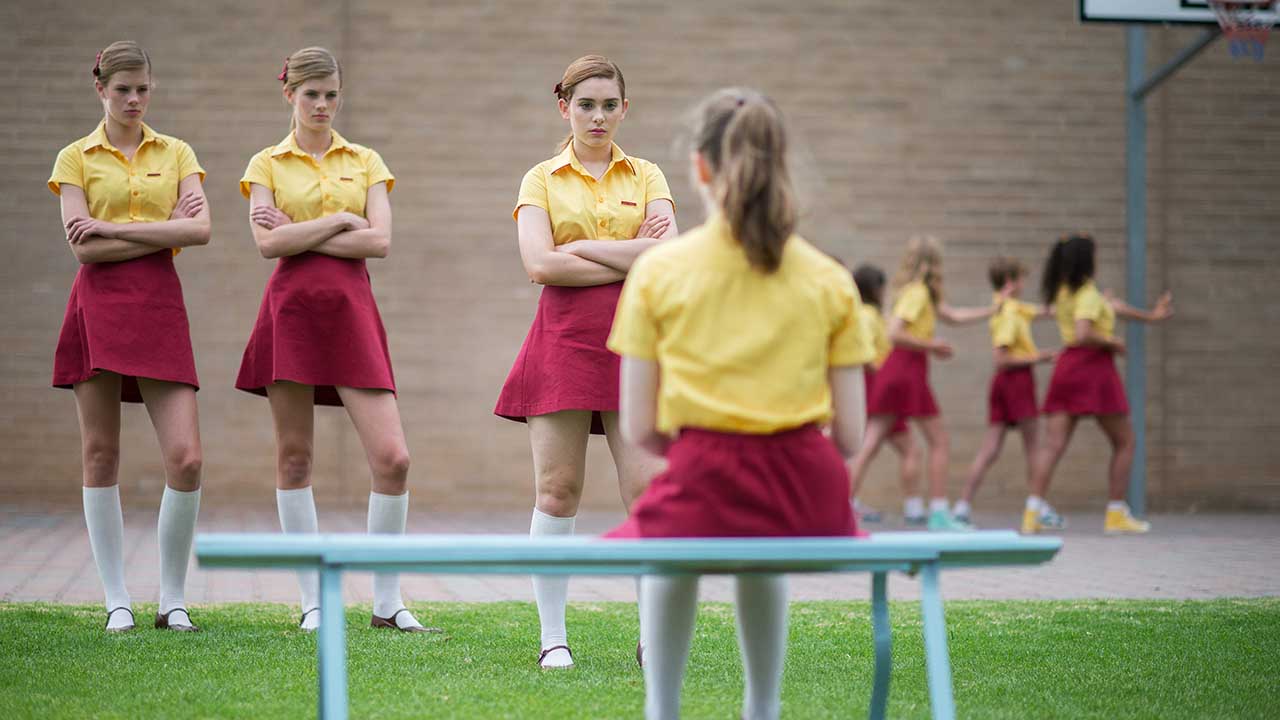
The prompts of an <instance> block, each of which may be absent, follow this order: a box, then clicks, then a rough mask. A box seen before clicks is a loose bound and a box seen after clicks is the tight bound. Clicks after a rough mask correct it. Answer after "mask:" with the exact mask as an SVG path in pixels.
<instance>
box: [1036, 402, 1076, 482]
mask: <svg viewBox="0 0 1280 720" xmlns="http://www.w3.org/2000/svg"><path fill="white" fill-rule="evenodd" d="M1075 429H1076V418H1075V417H1074V416H1072V415H1068V414H1067V413H1054V414H1052V415H1049V416H1047V417H1046V418H1045V432H1044V438H1043V441H1042V442H1040V443H1039V451H1038V452H1037V453H1036V460H1035V463H1034V467H1033V473H1032V476H1031V494H1032V495H1035V496H1036V497H1041V498H1043V497H1047V496H1048V492H1049V482H1050V481H1051V480H1052V479H1053V470H1054V468H1056V467H1057V466H1058V461H1059V460H1061V459H1062V454H1063V453H1064V452H1066V450H1067V444H1068V443H1070V442H1071V434H1072V433H1074V432H1075Z"/></svg>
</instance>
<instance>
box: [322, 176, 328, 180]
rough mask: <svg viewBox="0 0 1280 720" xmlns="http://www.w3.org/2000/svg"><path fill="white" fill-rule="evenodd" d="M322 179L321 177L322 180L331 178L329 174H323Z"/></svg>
mask: <svg viewBox="0 0 1280 720" xmlns="http://www.w3.org/2000/svg"><path fill="white" fill-rule="evenodd" d="M320 179H321V180H328V179H329V176H328V175H321V176H320Z"/></svg>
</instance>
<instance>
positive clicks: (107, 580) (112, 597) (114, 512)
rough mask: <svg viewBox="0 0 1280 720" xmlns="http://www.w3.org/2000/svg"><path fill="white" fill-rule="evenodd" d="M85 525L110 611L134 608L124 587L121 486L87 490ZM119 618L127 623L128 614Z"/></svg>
mask: <svg viewBox="0 0 1280 720" xmlns="http://www.w3.org/2000/svg"><path fill="white" fill-rule="evenodd" d="M84 524H85V526H86V527H87V528H88V529H89V547H90V548H92V549H93V561H94V562H95V563H97V565H98V577H100V578H102V589H103V591H104V592H105V595H106V606H107V610H108V611H111V610H114V609H115V608H118V607H126V608H132V607H133V603H132V602H131V601H130V600H129V591H128V590H126V589H125V586H124V513H123V511H121V509H120V486H119V485H112V486H111V487H103V488H91V487H87V488H84ZM117 615H119V616H123V618H122V622H123V621H127V620H128V615H127V613H117ZM114 617H115V616H113V618H114Z"/></svg>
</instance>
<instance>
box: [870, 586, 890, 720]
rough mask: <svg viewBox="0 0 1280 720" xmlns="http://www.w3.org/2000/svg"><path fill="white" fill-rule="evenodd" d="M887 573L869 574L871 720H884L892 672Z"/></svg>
mask: <svg viewBox="0 0 1280 720" xmlns="http://www.w3.org/2000/svg"><path fill="white" fill-rule="evenodd" d="M888 576H889V574H888V573H884V572H878V573H872V575H871V632H872V638H873V640H874V642H875V651H876V676H875V685H873V686H872V688H871V715H870V717H871V720H884V716H885V711H886V710H887V709H888V707H889V676H890V674H891V673H892V672H893V656H892V646H891V637H890V633H891V632H892V631H891V630H890V628H889V599H888V597H887V593H886V586H887V584H888Z"/></svg>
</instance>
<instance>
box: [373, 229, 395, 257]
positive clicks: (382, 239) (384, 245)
mask: <svg viewBox="0 0 1280 720" xmlns="http://www.w3.org/2000/svg"><path fill="white" fill-rule="evenodd" d="M390 254H391V235H389V234H380V235H378V237H376V238H374V241H373V249H372V257H376V258H385V257H386V256H388V255H390Z"/></svg>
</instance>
